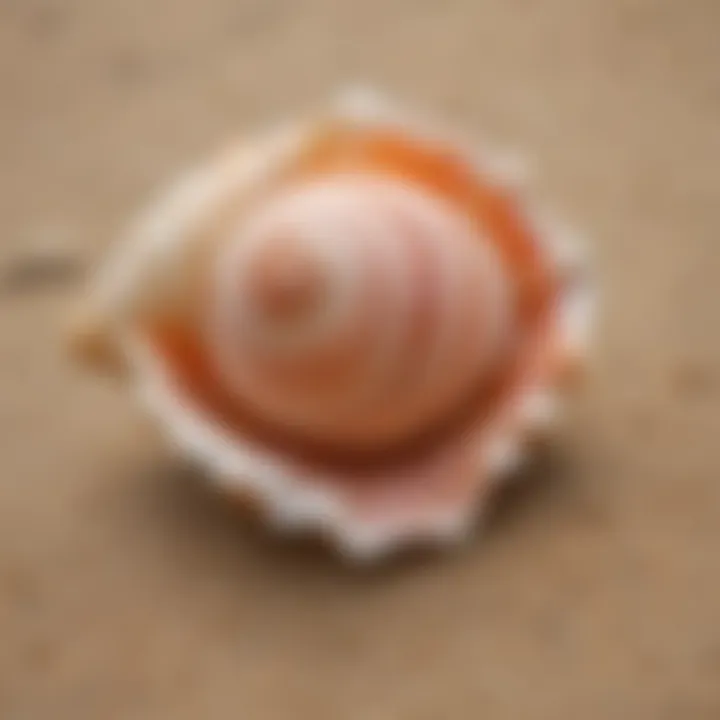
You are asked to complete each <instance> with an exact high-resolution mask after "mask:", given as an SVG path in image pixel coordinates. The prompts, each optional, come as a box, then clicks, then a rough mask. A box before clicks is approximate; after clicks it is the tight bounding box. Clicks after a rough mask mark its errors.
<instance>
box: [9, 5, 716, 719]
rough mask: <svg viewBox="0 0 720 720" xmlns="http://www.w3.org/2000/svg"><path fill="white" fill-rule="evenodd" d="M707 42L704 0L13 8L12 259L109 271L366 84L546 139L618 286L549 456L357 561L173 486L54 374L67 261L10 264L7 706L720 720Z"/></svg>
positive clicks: (133, 713)
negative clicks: (247, 142) (186, 188)
mask: <svg viewBox="0 0 720 720" xmlns="http://www.w3.org/2000/svg"><path fill="white" fill-rule="evenodd" d="M718 27H720V2H717V0H705V1H703V0H683V2H680V0H544V1H543V2H539V1H535V2H533V1H532V0H444V1H442V2H441V1H439V0H437V1H434V2H433V1H431V0H418V1H416V2H410V1H409V0H363V1H362V2H350V1H347V2H340V1H339V0H195V1H191V0H137V1H135V0H54V1H53V0H48V1H43V0H14V1H13V0H0V230H1V232H0V258H1V259H2V263H3V267H4V268H6V269H7V268H8V267H12V266H13V263H16V262H18V259H19V258H22V257H23V255H24V254H25V253H26V251H27V248H32V247H36V246H39V245H47V244H48V243H50V244H53V243H54V244H55V245H56V246H59V247H60V248H61V250H62V252H64V253H67V254H68V256H69V257H70V260H71V261H72V262H74V261H75V260H77V259H78V258H80V260H81V262H82V263H83V264H84V263H91V262H93V261H94V260H95V259H96V258H97V257H99V256H100V255H101V254H102V251H103V250H104V249H106V248H107V247H108V245H109V243H110V242H111V241H112V240H113V239H114V237H115V235H116V232H117V230H118V229H119V228H120V227H121V225H122V223H123V222H124V221H125V220H126V219H127V217H128V214H129V213H130V212H131V211H133V210H135V208H136V207H137V206H138V205H139V204H141V203H142V202H144V201H145V200H146V198H147V197H148V194H149V193H150V192H151V191H152V190H153V189H154V188H155V187H156V186H157V184H158V183H160V182H162V181H164V180H165V179H167V178H169V177H172V176H173V174H174V173H175V172H177V171H178V170H179V169H181V168H183V167H184V166H185V165H186V163H187V162H188V161H192V160H194V159H195V158H197V157H201V156H202V155H203V154H204V153H205V152H206V151H207V150H208V149H209V148H211V147H214V145H215V144H216V143H217V142H218V141H219V140H221V139H223V138H224V137H226V136H227V135H229V134H232V133H234V132H236V131H238V130H240V129H242V128H243V127H246V126H248V125H252V124H254V123H256V122H258V121H262V120H263V119H265V118H269V117H275V116H276V115H278V114H282V113H283V112H284V111H285V110H287V109H293V108H296V107H302V106H304V104H305V103H307V102H310V101H314V100H316V99H319V98H321V97H323V96H324V95H325V94H326V93H328V92H330V91H331V90H332V89H333V88H334V87H336V86H337V85H338V84H340V83H342V82H344V81H345V80H346V79H348V78H353V77H357V78H364V79H369V80H370V81H372V82H376V83H378V84H380V85H381V86H384V87H386V88H388V89H389V90H390V91H393V92H397V93H399V94H400V95H401V96H402V97H404V98H408V99H410V100H412V101H415V102H418V103H422V104H424V105H426V106H427V107H430V108H434V109H436V110H439V111H441V112H442V113H445V114H448V115H450V116H452V117H454V118H456V119H457V120H458V121H459V122H461V123H464V124H465V125H466V126H468V127H470V128H472V129H475V130H478V131H482V130H487V131H488V132H492V133H495V134H497V135H498V136H499V137H500V138H501V139H507V140H509V141H511V142H513V143H517V145H518V146H519V147H520V148H524V149H526V150H527V151H528V152H530V153H532V154H533V155H534V157H535V158H536V160H537V164H538V166H539V168H540V170H541V179H542V182H543V187H544V189H545V190H546V191H547V192H548V193H549V194H551V196H553V197H555V198H556V199H557V200H558V201H560V203H561V204H562V205H563V206H564V208H565V209H566V210H567V211H568V213H569V215H570V217H571V218H573V219H575V220H576V222H577V223H579V224H580V225H581V227H583V228H585V229H586V230H587V231H588V232H589V234H590V235H591V236H592V237H593V238H594V240H595V243H596V249H597V256H598V260H597V262H598V269H599V272H600V273H601V275H602V278H603V284H604V292H605V317H604V322H603V326H602V329H601V341H602V344H601V350H600V353H599V356H598V362H597V368H596V371H595V375H594V377H593V379H592V382H591V384H590V385H589V387H588V388H587V391H586V392H585V393H584V394H583V396H582V397H581V398H579V399H578V401H577V403H576V405H575V407H574V411H573V415H574V417H573V422H572V426H571V427H570V429H569V430H568V432H567V434H566V435H565V436H564V437H563V438H562V439H561V442H560V446H561V452H560V456H561V460H560V461H559V462H558V461H556V462H555V464H554V469H553V472H547V471H546V472H536V473H535V474H534V475H533V477H531V478H528V482H527V483H526V485H525V486H523V488H521V489H519V490H517V491H515V492H513V493H511V494H510V495H509V496H508V497H507V498H505V499H504V501H503V503H502V504H501V506H500V507H499V509H498V512H497V513H496V515H495V516H494V517H493V518H492V519H491V521H490V522H489V524H488V526H487V529H486V532H485V535H484V538H483V539H482V541H481V540H478V541H477V542H475V543H473V544H471V546H470V547H469V548H467V549H466V550H465V551H464V552H461V553H458V554H457V555H453V556H450V557H447V558H445V559H440V560H434V561H424V562H414V563H405V564H403V566H402V567H399V568H396V569H394V570H393V571H386V572H381V573H373V574H371V575H370V576H369V577H368V576H363V575H354V574H353V573H348V572H346V571H343V570H342V569H340V568H339V567H338V566H337V564H336V563H334V562H332V561H331V560H328V559H327V558H326V557H325V556H323V555H322V554H318V553H317V552H312V551H306V550H299V549H293V548H289V547H286V546H284V545H283V544H281V543H277V542H268V541H267V540H266V539H264V538H263V536H262V535H259V534H258V533H256V532H253V531H251V530H248V529H247V528H245V527H243V526H242V525H241V524H239V523H238V522H237V520H236V519H235V518H234V517H233V516H232V515H231V514H230V513H229V512H227V511H226V510H225V509H224V507H223V506H222V505H220V504H218V503H217V502H216V501H215V500H214V499H212V498H210V497H208V496H207V495H206V494H204V493H203V492H202V491H200V490H199V489H198V488H197V486H196V484H195V483H194V482H193V481H192V479H188V478H184V477H182V473H181V472H180V471H179V470H178V469H177V468H174V466H173V463H172V461H170V460H169V459H168V457H167V453H165V452H164V451H163V449H162V448H160V447H158V445H157V444H156V443H155V441H154V440H153V439H152V438H151V435H150V434H149V433H148V430H147V428H146V426H145V425H144V424H143V423H142V422H141V418H140V413H139V412H138V410H137V409H136V408H135V407H134V406H133V404H132V402H131V401H130V399H129V398H127V397H125V396H123V395H122V394H120V393H118V392H117V391H116V390H115V389H114V388H113V387H111V386H109V385H104V384H102V383H99V382H96V381H93V380H92V379H87V378H83V377H79V376H78V375H77V374H76V373H75V372H74V371H73V370H72V369H71V368H70V367H69V366H68V365H67V363H66V362H65V360H64V359H63V357H62V354H61V351H60V347H59V345H58V328H59V323H60V322H61V319H62V317H63V313H64V311H65V309H66V306H67V303H68V301H69V300H70V299H71V297H72V292H73V291H74V289H75V288H74V285H75V281H74V280H73V278H72V276H71V274H69V275H67V276H65V277H59V275H58V277H52V276H49V277H48V278H47V279H46V280H45V281H40V280H38V281H37V282H27V283H19V282H16V283H12V282H7V277H8V275H7V273H6V274H5V277H6V282H5V287H4V290H3V292H2V294H1V297H0V459H1V467H2V474H1V476H0V717H1V718H3V720H45V719H48V720H65V719H68V720H86V719H87V720H90V719H93V720H114V719H115V718H123V719H124V718H128V719H132V720H135V719H138V720H140V719H145V718H148V719H152V720H155V719H158V718H172V720H183V719H185V718H223V719H226V718H243V719H244V720H266V719H267V720H271V719H272V720H285V719H290V718H292V719H297V720H301V719H304V718H308V719H310V718H312V720H325V719H328V720H336V719H337V720H340V719H348V720H445V719H449V718H452V719H454V720H464V719H465V718H467V719H468V720H470V719H472V720H478V719H480V718H487V719H492V720H495V719H497V720H500V719H506V718H507V719H508V720H522V719H524V718H532V719H533V720H534V719H544V718H548V719H552V720H564V719H565V718H568V719H569V718H573V719H574V720H577V719H582V720H595V719H608V720H610V719H612V720H620V719H624V718H632V719H633V720H644V719H648V720H649V719H651V718H652V719H658V720H665V719H667V720H670V719H673V720H674V719H678V720H695V719H702V718H708V719H709V718H720V522H719V520H718V517H719V515H718V514H719V512H720V482H718V481H719V480H720V412H719V406H718V387H717V383H718V371H719V370H720V365H719V364H718V363H719V362H720V331H719V330H718V323H717V319H716V317H717V316H716V315H715V312H716V310H717V308H718V303H720V284H719V279H720V191H719V182H720V169H719V168H720V42H719V41H718V39H717V33H718ZM73 258H74V259H73ZM71 269H72V268H71ZM8 272H9V271H8Z"/></svg>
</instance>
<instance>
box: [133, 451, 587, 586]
mask: <svg viewBox="0 0 720 720" xmlns="http://www.w3.org/2000/svg"><path fill="white" fill-rule="evenodd" d="M568 468H569V465H568V459H567V457H566V455H565V454H563V453H562V452H560V451H558V450H557V449H553V448H547V449H543V450H542V451H541V452H538V453H536V456H535V459H534V461H531V463H530V464H529V465H528V466H526V467H525V468H524V469H523V470H522V471H521V472H520V473H518V475H517V476H516V477H514V478H512V479H511V480H510V481H509V482H507V483H506V484H505V485H504V486H503V487H501V488H499V489H498V491H497V495H496V496H495V498H494V500H493V502H492V506H491V508H489V512H488V514H487V520H486V523H485V527H484V528H483V532H477V533H476V535H475V538H474V540H471V541H470V542H469V543H468V544H467V546H465V547H464V548H463V547H460V548H458V553H457V555H458V556H459V557H463V558H465V559H467V556H468V554H469V555H471V556H475V555H479V554H481V553H482V552H483V547H484V546H485V545H486V543H488V542H492V541H494V540H495V539H497V538H498V537H500V536H503V535H505V534H507V533H511V532H513V531H514V530H515V529H516V528H517V526H518V525H519V524H520V525H521V524H523V523H524V522H526V521H529V520H530V518H531V517H532V516H534V515H536V514H539V515H544V514H546V511H548V510H549V508H551V507H556V506H558V505H559V506H561V507H562V506H565V507H567V506H569V505H570V506H572V505H573V504H574V500H575V493H576V489H573V485H572V484H571V483H570V482H569V480H568V478H569V472H568ZM140 474H141V477H140V478H138V480H140V481H141V484H142V487H143V488H145V490H144V491H143V492H144V493H147V495H146V496H145V500H144V501H143V504H144V505H145V509H146V512H147V514H148V516H149V517H148V518H147V519H148V522H149V523H151V524H152V528H153V534H156V533H157V532H161V533H162V535H163V541H162V542H163V544H164V543H168V544H171V545H172V547H173V551H174V552H173V555H174V556H175V557H176V558H178V561H179V562H186V561H187V562H189V563H193V562H198V563H210V564H212V565H213V566H215V567H217V566H218V564H220V566H221V567H222V566H224V565H227V569H228V572H231V573H236V572H237V571H238V568H247V567H250V568H255V569H257V568H262V569H264V571H265V572H267V573H272V574H277V573H281V574H283V575H288V576H289V577H293V578H295V579H298V578H300V579H302V581H308V580H309V581H312V580H313V579H315V580H317V581H318V582H322V581H323V580H326V579H332V580H333V581H337V580H339V579H343V580H344V581H345V582H351V583H352V582H363V583H367V582H368V581H378V582H380V581H382V582H384V583H386V582H387V581H388V580H389V579H390V578H393V579H399V578H403V577H406V576H407V575H413V574H416V573H424V572H426V571H427V570H428V568H429V567H432V566H433V565H435V563H438V564H439V563H447V560H448V554H450V556H451V557H452V556H453V553H454V551H453V550H452V549H451V550H450V551H448V550H447V549H442V548H439V549H433V548H429V547H428V548H426V547H422V548H413V549H408V550H405V551H403V552H400V553H397V554H395V555H392V556H390V557H388V558H385V559H383V560H382V561H381V562H379V563H371V564H367V565H358V564H357V563H354V562H352V561H350V560H349V559H347V558H345V557H343V556H342V555H340V554H339V553H337V552H336V551H335V550H334V549H333V548H332V547H331V545H330V543H329V542H327V541H326V540H324V539H323V538H319V537H316V536H314V535H307V536H305V535H303V536H293V535H284V534H281V533H278V532H276V531H273V530H272V529H270V528H268V527H267V526H266V525H265V524H264V523H263V522H262V518H261V517H260V515H259V513H258V512H257V511H255V510H254V508H252V507H250V506H246V505H244V504H242V503H240V502H233V501H228V498H227V496H226V495H224V494H222V493H221V492H219V491H217V490H215V489H214V488H213V487H212V486H211V485H210V483H208V481H207V477H206V476H205V475H204V473H203V472H202V471H200V470H198V469H197V468H194V467H192V466H189V465H187V464H184V463H181V462H177V461H171V460H167V459H165V460H162V461H153V462H152V463H151V464H150V465H148V466H147V467H145V468H144V469H143V470H142V471H141V473H140Z"/></svg>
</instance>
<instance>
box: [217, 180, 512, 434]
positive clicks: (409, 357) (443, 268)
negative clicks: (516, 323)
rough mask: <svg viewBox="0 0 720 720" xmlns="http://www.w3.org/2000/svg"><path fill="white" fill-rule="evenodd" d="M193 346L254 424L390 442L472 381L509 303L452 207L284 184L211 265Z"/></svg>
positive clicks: (358, 190)
mask: <svg viewBox="0 0 720 720" xmlns="http://www.w3.org/2000/svg"><path fill="white" fill-rule="evenodd" d="M215 272H216V273H217V275H216V278H217V280H216V281H215V282H214V283H213V285H214V287H215V291H214V293H213V299H212V303H211V309H210V311H209V315H210V321H209V322H208V323H207V327H208V333H207V342H208V347H209V352H210V353H211V355H212V356H213V359H214V361H215V363H216V366H217V368H218V371H219V373H220V375H221V377H222V380H223V382H224V383H225V384H226V386H227V387H228V389H229V391H230V392H231V393H232V394H233V395H234V396H235V397H236V398H237V399H238V401H239V402H241V403H242V404H243V405H246V406H247V407H249V408H251V409H252V411H253V412H254V413H256V414H258V415H259V416H262V417H263V418H264V419H265V420H266V421H268V422H270V423H272V424H275V425H277V426H278V427H282V428H284V429H285V430H287V431H290V432H295V433H299V434H303V435H308V436H311V437H312V438H313V439H316V440H319V441H323V442H326V443H334V444H338V445H343V444H349V445H351V446H358V445H360V446H362V445H373V446H377V445H378V444H384V443H389V442H395V441H401V440H404V439H407V438H409V437H411V436H412V435H413V434H414V433H417V432H419V431H422V430H423V429H425V428H426V427H427V426H428V425H429V424H431V423H433V422H437V420H438V418H441V417H444V416H446V415H447V414H448V413H450V412H452V410H453V409H454V408H455V407H457V406H458V404H459V403H461V402H462V400H463V398H465V397H467V395H468V393H471V392H472V391H473V389H474V388H475V387H476V386H477V385H478V384H479V383H482V381H483V378H484V377H485V376H486V375H487V373H488V371H489V369H490V368H491V367H492V365H493V363H494V362H496V361H497V359H498V357H499V356H500V354H501V349H502V347H503V342H504V341H506V340H507V335H508V331H509V328H508V318H509V316H510V313H509V310H510V302H511V298H510V297H509V291H508V287H507V285H506V284H505V282H504V272H503V268H502V267H501V263H500V260H499V258H498V257H497V255H496V254H495V253H494V251H493V249H492V246H491V245H490V244H488V243H487V242H484V241H483V239H482V238H480V237H478V233H477V230H476V228H475V227H473V226H472V225H471V223H470V222H469V221H468V220H467V219H466V218H464V217H462V215H460V214H459V213H457V212H455V211H454V209H453V208H451V207H449V206H445V205H444V204H443V203H441V202H438V201H436V200H435V199H434V198H431V197H429V196H428V195H426V194H423V193H421V192H418V191H416V190H414V189H410V188H407V187H404V186H402V185H401V184H399V183H391V182H387V181H385V182H383V181H380V180H376V179H367V178H358V177H353V176H348V177H343V178H337V177H335V178H331V179H325V180H320V181H316V182H313V183H307V184H305V185H302V186H300V187H299V188H292V189H290V190H289V191H287V192H286V193H284V194H282V195H280V196H279V197H274V198H272V199H271V200H269V201H268V202H267V203H266V204H265V206H264V207H262V208H260V209H258V211H257V212H256V213H254V214H253V215H252V216H251V217H249V218H246V219H245V222H244V223H243V224H242V226H241V227H240V228H239V229H238V231H237V237H236V238H235V239H234V240H233V242H231V243H229V244H228V247H227V248H225V250H224V251H223V252H221V253H219V257H218V259H217V264H216V266H215Z"/></svg>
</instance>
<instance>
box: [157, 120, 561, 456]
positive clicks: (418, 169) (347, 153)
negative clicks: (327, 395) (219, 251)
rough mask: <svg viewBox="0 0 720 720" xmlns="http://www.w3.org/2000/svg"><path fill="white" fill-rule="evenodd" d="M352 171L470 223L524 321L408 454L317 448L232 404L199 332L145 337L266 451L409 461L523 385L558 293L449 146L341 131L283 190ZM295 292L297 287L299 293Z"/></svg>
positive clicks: (500, 207)
mask: <svg viewBox="0 0 720 720" xmlns="http://www.w3.org/2000/svg"><path fill="white" fill-rule="evenodd" d="M346 173H358V174H362V173H366V174H370V175H379V176H382V177H386V178H396V179H397V180H400V181H403V182H405V183H407V184H408V185H410V186H416V187H419V188H422V189H424V190H426V191H429V192H430V193H431V194H433V195H435V196H437V197H440V198H442V199H444V200H445V201H447V202H449V203H450V204H452V205H453V206H454V207H456V208H457V209H458V210H460V211H461V212H463V213H464V214H466V215H467V216H468V217H469V218H471V219H472V220H473V221H474V222H475V224H476V226H477V227H478V229H479V230H481V231H482V232H483V233H484V235H485V236H486V237H489V239H490V240H491V241H492V242H493V243H494V244H495V247H496V249H497V251H498V252H499V253H500V256H501V258H502V260H503V262H504V265H505V268H506V272H507V273H508V275H509V277H510V279H511V282H512V287H513V290H514V296H515V297H514V300H515V308H516V312H517V314H518V319H519V321H520V328H519V330H520V346H519V348H518V349H517V350H515V351H514V353H515V354H514V357H513V358H512V360H511V361H510V362H509V363H507V364H506V365H505V366H503V367H499V368H497V369H496V371H495V372H494V373H493V375H492V376H491V377H490V378H488V379H487V381H486V382H485V383H484V384H483V385H482V387H478V388H477V389H476V391H475V392H472V393H470V394H469V396H468V397H467V398H466V401H465V402H464V403H462V407H458V408H456V409H455V410H454V411H453V412H451V413H450V414H449V415H448V416H446V417H443V418H438V419H437V422H435V423H434V424H433V426H432V427H431V428H429V429H427V430H426V431H424V432H422V433H419V434H418V436H417V437H415V438H412V439H410V440H408V442H405V443H403V444H402V447H381V446H378V447H377V448H375V449H374V450H373V451H371V452H368V449H367V448H364V451H365V452H364V453H358V452H355V450H354V449H353V448H352V447H350V446H349V447H344V448H343V447H333V446H332V444H323V443H313V442H309V441H308V440H307V439H304V440H303V439H302V438H300V439H298V438H295V437H293V436H292V434H291V433H290V434H288V433H286V432H283V431H282V429H278V428H277V427H273V425H272V424H268V423H267V422H266V421H265V419H264V418H262V417H260V416H259V415H258V414H257V413H254V412H253V411H252V409H251V408H249V407H246V406H245V407H243V405H242V403H239V402H238V401H237V398H230V397H228V394H227V390H226V389H225V387H224V386H223V383H222V382H221V379H220V378H219V377H218V375H217V373H216V371H215V370H214V368H213V364H212V362H211V361H210V359H209V358H208V355H207V351H206V348H205V347H204V344H203V341H202V338H201V337H200V334H199V331H198V329H197V328H193V327H191V326H183V325H182V324H176V325H169V324H166V325H158V326H154V327H152V328H148V335H149V337H150V339H151V341H152V343H153V344H154V346H155V347H156V349H157V350H158V352H159V353H160V355H161V357H162V358H163V359H164V361H165V362H166V364H167V366H168V368H169V369H170V370H171V372H172V374H173V375H174V376H175V378H176V380H177V381H178V382H179V383H180V386H181V389H182V391H183V392H185V393H187V394H188V395H189V396H190V397H191V398H192V400H193V402H196V403H197V405H198V409H200V410H202V411H203V412H205V413H206V414H209V415H210V416H212V417H215V418H216V419H219V420H220V421H221V422H223V423H224V424H225V425H227V426H229V427H231V428H232V429H233V430H234V431H236V432H239V433H241V434H242V435H244V436H248V437H251V438H258V439H260V440H261V442H264V443H265V444H267V445H269V446H276V447H280V448H286V449H287V451H288V452H290V453H295V454H297V456H298V457H303V456H306V457H312V458H315V459H317V460H320V461H327V462H344V461H347V462H350V463H356V462H358V461H360V460H366V461H368V462H372V461H374V460H377V461H379V459H387V458H388V457H391V456H394V455H395V454H397V455H398V456H402V455H403V454H406V455H409V454H411V453H412V452H413V449H415V448H417V447H420V446H422V445H424V444H427V443H428V442H431V443H433V442H439V441H440V440H441V439H442V438H447V437H451V433H453V432H457V431H458V429H460V428H462V427H464V426H466V425H467V424H468V423H469V422H473V423H474V422H477V421H479V419H480V418H482V417H484V416H486V415H487V414H488V413H489V412H491V410H492V408H493V407H495V406H497V404H498V403H499V402H501V401H502V398H503V397H505V396H506V395H508V394H509V393H510V391H511V389H512V387H513V386H514V385H515V384H517V382H519V379H518V373H519V372H521V371H522V366H523V363H524V362H525V360H526V358H525V357H524V353H525V352H526V351H527V352H536V344H537V342H538V338H540V337H541V336H542V334H543V333H546V332H547V322H548V321H549V320H548V318H549V317H550V312H551V310H552V304H553V299H554V295H553V294H554V291H555V288H554V283H553V278H552V277H551V276H550V274H549V269H548V267H547V266H546V264H545V259H544V258H543V257H542V255H541V249H540V247H539V244H538V242H537V239H536V238H535V237H534V236H533V235H532V234H531V232H530V229H529V227H527V226H525V225H524V224H523V221H522V219H521V216H520V214H519V213H518V212H517V208H516V207H515V204H514V202H513V200H512V198H510V197H507V196H506V195H505V194H504V192H503V191H501V190H499V189H497V188H495V187H493V186H492V185H491V183H489V182H487V181H485V180H484V179H483V178H479V177H478V176H477V174H476V171H475V170H474V169H471V168H470V167H468V165H467V163H466V162H465V161H463V160H462V159H461V158H459V157H457V156H456V155H454V154H452V153H448V152H447V151H446V150H445V149H444V148H438V147H433V146H431V145H425V144H423V143H421V142H418V141H414V140H412V139H409V138H406V137H404V136H402V135H401V134H399V133H398V132H393V131H389V130H368V129H363V130H362V131H357V130H351V129H347V130H344V129H342V130H341V129H338V130H337V131H335V132H330V133H328V134H327V135H325V136H323V137H321V138H319V140H318V142H317V143H316V144H315V145H314V146H313V147H312V148H310V149H309V151H308V153H307V154H306V156H305V157H304V158H302V159H301V161H300V162H298V163H297V164H296V165H295V166H294V167H291V168H290V169H289V170H288V173H287V175H286V177H285V179H284V183H285V184H291V183H294V182H298V181H303V180H307V179H311V178H313V177H322V176H332V175H334V174H346ZM303 272H304V271H303ZM311 284H312V283H308V286H309V285H311ZM300 285H302V283H300ZM301 289H302V288H301ZM297 290H298V288H297V287H295V288H294V289H293V292H297ZM305 290H307V288H305ZM418 312H421V311H420V310H418ZM421 325H422V323H421V322H420V320H418V321H417V326H416V327H415V330H414V331H413V332H415V333H416V338H415V339H414V340H413V342H417V343H419V346H420V347H421V346H422V342H423V341H422V330H421ZM350 347H352V346H350ZM534 348H535V349H534ZM333 361H334V362H335V365H333ZM343 362H345V359H344V358H343V353H340V355H339V356H336V357H333V358H330V365H328V366H325V367H323V366H322V364H321V365H320V366H319V367H321V368H322V370H323V372H319V373H318V374H317V376H316V381H317V382H318V383H322V382H324V381H326V380H327V373H332V372H333V368H335V369H336V370H337V371H338V372H339V371H340V368H341V367H342V365H343ZM378 422H380V423H382V422H383V418H382V417H379V418H378Z"/></svg>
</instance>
